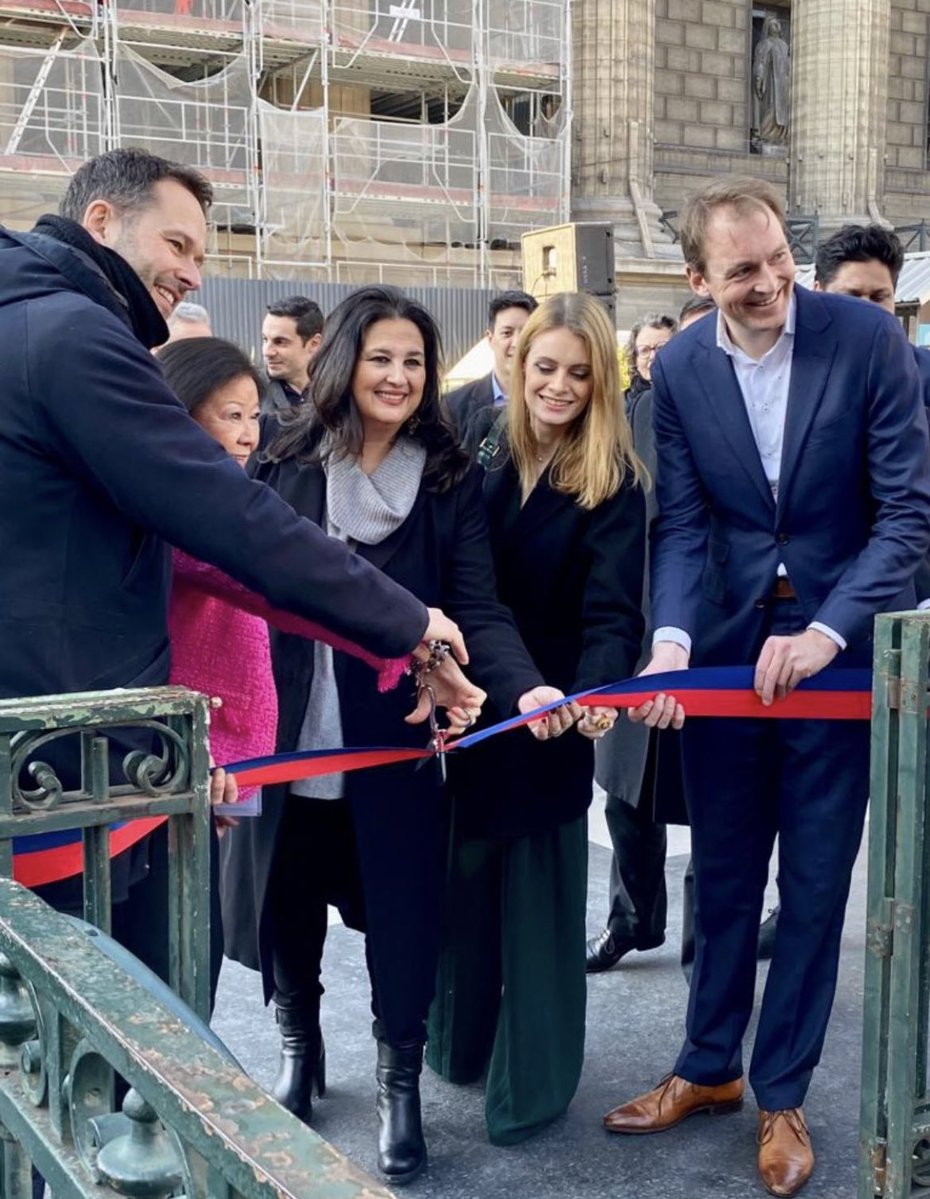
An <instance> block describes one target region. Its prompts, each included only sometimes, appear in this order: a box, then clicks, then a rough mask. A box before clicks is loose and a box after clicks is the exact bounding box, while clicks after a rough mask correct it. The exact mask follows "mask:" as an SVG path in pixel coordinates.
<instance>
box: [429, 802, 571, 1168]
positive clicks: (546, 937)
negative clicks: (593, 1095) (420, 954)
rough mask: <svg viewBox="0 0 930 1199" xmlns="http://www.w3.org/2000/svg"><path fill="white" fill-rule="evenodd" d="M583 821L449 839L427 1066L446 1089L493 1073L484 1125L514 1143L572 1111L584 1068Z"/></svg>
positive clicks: (496, 1140) (497, 1139)
mask: <svg viewBox="0 0 930 1199" xmlns="http://www.w3.org/2000/svg"><path fill="white" fill-rule="evenodd" d="M587 838H588V833H587V820H586V819H585V818H584V817H582V818H581V819H577V820H572V821H569V822H568V823H566V824H560V825H558V826H556V827H555V828H550V829H544V830H543V831H541V832H538V833H533V834H531V835H528V836H525V837H516V838H512V839H494V840H492V839H483V838H480V839H479V838H470V839H468V840H461V841H458V842H453V849H452V858H451V864H450V871H449V894H448V900H447V927H446V938H445V944H444V947H443V950H442V953H441V955H440V961H439V972H438V980H437V986H436V998H435V1000H434V1001H433V1006H432V1009H431V1011H430V1018H429V1026H428V1029H429V1040H428V1045H427V1056H426V1060H427V1063H428V1064H429V1066H430V1067H431V1068H432V1069H433V1070H435V1071H436V1072H437V1073H438V1074H440V1075H441V1076H442V1077H443V1078H444V1079H446V1080H447V1081H448V1082H455V1083H470V1082H476V1081H477V1080H478V1079H480V1078H481V1076H482V1074H483V1073H484V1071H485V1070H487V1084H486V1094H485V1122H486V1125H487V1130H488V1139H489V1140H490V1141H491V1143H492V1144H494V1145H514V1144H517V1143H518V1142H520V1141H523V1140H525V1139H526V1138H527V1137H529V1136H532V1135H533V1134H534V1133H535V1132H538V1131H539V1130H540V1129H542V1128H544V1127H545V1126H546V1125H547V1124H549V1123H551V1121H553V1120H554V1119H556V1118H557V1117H558V1116H560V1115H561V1114H562V1113H563V1112H564V1111H565V1109H566V1108H567V1107H568V1105H569V1103H570V1102H571V1100H572V1096H573V1095H574V1094H575V1090H576V1089H577V1087H578V1080H579V1078H580V1076H581V1067H582V1063H583V1061H584V1032H585V1004H586V1000H587V988H586V981H585V894H586V888H587V861H588V840H587Z"/></svg>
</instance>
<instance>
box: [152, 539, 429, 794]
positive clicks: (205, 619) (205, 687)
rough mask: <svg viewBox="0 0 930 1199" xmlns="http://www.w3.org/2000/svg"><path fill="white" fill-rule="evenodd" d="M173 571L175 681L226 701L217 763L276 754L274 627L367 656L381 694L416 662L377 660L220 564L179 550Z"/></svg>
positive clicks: (220, 712) (214, 740)
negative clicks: (233, 576)
mask: <svg viewBox="0 0 930 1199" xmlns="http://www.w3.org/2000/svg"><path fill="white" fill-rule="evenodd" d="M172 566H173V570H174V578H173V583H172V588H171V599H170V602H169V606H168V633H169V636H170V638H171V673H170V676H169V680H170V682H172V683H178V684H180V685H182V686H184V687H190V688H192V689H193V690H195V691H201V692H203V693H204V694H205V695H209V696H218V697H219V698H220V699H221V700H222V701H223V704H222V707H220V708H218V709H215V710H214V711H213V713H212V714H211V717H210V751H211V753H212V754H213V760H214V761H215V762H216V763H217V765H220V766H222V765H225V764H226V763H228V762H239V761H242V760H244V759H246V758H258V757H263V756H264V755H266V754H271V753H274V748H275V735H276V732H277V725H278V699H277V694H276V692H275V685H274V677H273V675H272V672H271V651H270V649H269V644H268V625H269V624H270V625H272V626H274V627H275V628H277V629H280V630H281V631H282V632H285V633H296V634H298V635H299V636H302V637H307V638H309V639H311V640H314V641H324V642H325V643H326V644H327V645H331V646H332V647H333V648H334V649H338V650H342V651H344V652H345V653H349V654H352V655H354V656H355V657H358V658H361V659H362V660H363V661H365V662H367V663H368V664H369V665H370V666H372V667H373V668H374V669H375V670H377V672H378V690H379V691H390V690H391V689H392V688H393V687H395V686H396V685H397V683H398V682H399V680H400V679H401V677H402V676H403V674H404V671H405V670H406V668H407V665H408V663H409V661H410V659H409V658H392V659H384V658H376V657H375V656H374V655H372V654H369V653H368V651H367V650H364V649H362V648H361V646H358V645H355V644H353V643H352V642H348V641H344V640H343V639H342V638H340V637H337V636H336V635H335V634H334V633H331V632H329V630H328V629H324V628H323V627H322V626H321V625H318V624H314V623H313V622H312V621H309V620H304V619H303V618H302V617H299V616H292V615H291V614H290V613H288V612H281V611H279V610H278V609H276V608H272V607H271V605H270V604H268V603H267V602H266V601H265V600H264V599H262V597H261V596H259V595H256V594H255V593H254V592H253V591H249V589H248V588H247V587H244V586H243V585H242V584H241V583H237V582H236V581H235V580H234V579H231V578H230V577H229V576H228V575H226V574H224V573H223V572H222V571H221V570H218V569H217V568H216V567H215V566H209V565H208V564H207V563H206V562H198V561H197V560H196V559H194V558H191V557H190V556H189V555H188V554H185V553H184V552H183V551H181V550H178V549H175V550H173V551H172ZM247 794H248V792H245V791H244V792H243V794H242V798H245V797H246V796H247Z"/></svg>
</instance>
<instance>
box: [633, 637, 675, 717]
mask: <svg viewBox="0 0 930 1199" xmlns="http://www.w3.org/2000/svg"><path fill="white" fill-rule="evenodd" d="M690 656H691V655H690V654H689V653H688V651H687V650H686V649H685V648H684V647H683V646H681V645H678V644H676V643H675V642H674V641H658V642H656V644H655V646H654V647H653V650H652V658H651V659H650V661H649V664H648V666H646V667H644V669H643V670H641V671H640V672H639V675H638V677H639V678H641V679H642V678H645V677H646V676H647V675H650V674H664V672H665V671H667V670H686V669H687V667H688V662H689V660H690ZM626 711H627V716H629V718H630V720H632V721H633V723H634V724H640V723H642V724H644V725H645V726H646V728H647V729H668V728H673V729H680V728H681V726H682V725H683V724H684V723H685V710H684V708H683V707H682V706H681V704H680V703H679V702H678V700H677V699H676V698H675V696H674V695H666V694H665V692H663V691H660V692H659V694H658V695H656V696H655V697H654V698H653V699H647V700H646V702H645V703H643V704H640V706H639V707H638V708H627V710H626Z"/></svg>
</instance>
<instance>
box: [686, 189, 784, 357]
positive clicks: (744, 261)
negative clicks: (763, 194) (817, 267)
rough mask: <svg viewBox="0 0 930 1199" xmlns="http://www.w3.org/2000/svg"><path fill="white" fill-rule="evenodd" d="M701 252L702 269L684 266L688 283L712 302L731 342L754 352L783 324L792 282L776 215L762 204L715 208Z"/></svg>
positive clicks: (754, 354)
mask: <svg viewBox="0 0 930 1199" xmlns="http://www.w3.org/2000/svg"><path fill="white" fill-rule="evenodd" d="M703 255H704V269H703V270H702V271H699V270H698V269H697V268H696V267H693V266H689V267H688V279H689V282H690V283H691V287H692V289H693V290H694V291H695V292H697V294H698V295H699V296H710V297H711V298H712V299H713V300H714V301H715V302H716V304H717V307H718V308H719V309H720V310H721V312H722V313H723V316H724V319H725V321H726V325H727V331H728V332H729V334H730V337H731V338H732V340H733V341H734V342H735V344H736V345H738V346H739V347H740V349H741V350H743V351H744V352H745V353H747V354H749V355H750V356H751V357H753V358H760V357H761V356H762V355H763V354H764V353H765V352H766V350H769V349H771V347H772V346H773V345H774V344H775V342H776V341H777V340H778V337H779V334H780V333H781V331H782V329H783V328H784V326H785V321H786V320H787V319H788V308H789V305H790V302H791V293H792V291H793V288H794V259H793V258H792V257H791V251H790V250H789V249H788V243H787V240H786V238H785V232H784V230H783V229H782V227H781V224H780V222H779V220H778V218H777V216H776V215H775V213H774V212H772V211H771V210H770V209H768V208H765V207H762V206H760V207H758V208H755V207H754V208H749V209H746V210H745V211H741V210H737V209H736V208H734V207H732V206H730V205H723V206H721V207H719V208H717V209H716V210H715V211H714V212H713V213H712V214H711V216H710V219H709V220H708V222H707V229H706V232H705V234H704V245H703Z"/></svg>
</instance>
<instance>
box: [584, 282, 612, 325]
mask: <svg viewBox="0 0 930 1199" xmlns="http://www.w3.org/2000/svg"><path fill="white" fill-rule="evenodd" d="M585 290H587V289H585ZM591 294H592V295H593V296H594V298H595V300H600V302H601V303H602V304H603V305H604V307H605V308H606V309H607V315H608V316H609V317H610V323H611V324H612V325H613V327H614V328H615V329H616V327H617V296H616V293H615V292H612V291H610V292H603V293H601V292H592V293H591Z"/></svg>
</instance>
